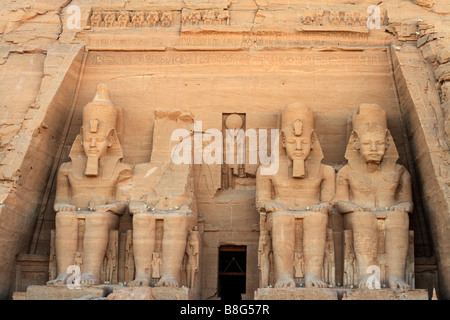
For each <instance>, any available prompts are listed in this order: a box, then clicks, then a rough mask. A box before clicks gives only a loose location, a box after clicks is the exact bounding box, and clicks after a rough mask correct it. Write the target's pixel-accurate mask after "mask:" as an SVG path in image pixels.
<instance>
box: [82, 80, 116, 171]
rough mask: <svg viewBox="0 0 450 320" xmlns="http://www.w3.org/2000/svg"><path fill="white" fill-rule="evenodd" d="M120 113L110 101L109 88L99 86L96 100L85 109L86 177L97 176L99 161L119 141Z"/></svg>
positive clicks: (83, 137)
mask: <svg viewBox="0 0 450 320" xmlns="http://www.w3.org/2000/svg"><path fill="white" fill-rule="evenodd" d="M118 113H119V111H118V109H117V108H116V107H115V106H114V105H113V103H112V102H111V100H110V96H109V90H108V87H107V86H106V85H105V84H99V85H98V87H97V93H96V95H95V98H94V100H92V101H91V102H90V103H88V104H87V105H86V106H85V107H84V109H83V126H82V128H81V144H82V146H83V150H84V153H85V155H86V157H87V158H88V161H87V165H86V171H85V175H87V176H97V174H98V162H99V160H101V159H103V158H104V157H105V156H106V154H107V152H108V149H109V148H111V147H112V146H113V144H114V142H115V140H116V139H117V136H116V132H115V127H116V122H117V117H118Z"/></svg>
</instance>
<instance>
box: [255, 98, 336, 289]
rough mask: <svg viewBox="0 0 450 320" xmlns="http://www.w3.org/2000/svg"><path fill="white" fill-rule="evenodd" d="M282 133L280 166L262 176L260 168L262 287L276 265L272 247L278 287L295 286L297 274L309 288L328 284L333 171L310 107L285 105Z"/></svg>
mask: <svg viewBox="0 0 450 320" xmlns="http://www.w3.org/2000/svg"><path fill="white" fill-rule="evenodd" d="M280 138H281V144H282V147H283V149H285V151H286V153H285V154H281V153H280V159H279V168H278V171H277V172H276V173H275V174H273V175H263V174H262V172H261V167H260V168H259V169H258V173H257V176H256V207H257V209H258V211H259V212H260V214H261V216H262V219H261V228H262V229H265V228H267V230H261V236H262V237H264V239H261V240H260V246H261V245H262V244H264V247H265V248H260V253H264V255H263V256H261V257H260V270H261V274H262V275H264V277H265V279H261V280H260V281H261V282H260V287H262V286H266V285H267V284H268V283H269V279H267V277H269V273H270V272H269V271H268V270H272V268H271V267H270V259H269V258H268V254H267V252H266V250H267V249H269V248H270V247H271V248H272V251H273V255H272V257H273V264H274V266H273V268H274V272H275V274H274V278H275V280H274V282H275V287H276V288H283V287H286V288H292V287H295V286H296V284H295V275H296V274H304V281H305V284H306V286H307V287H312V286H314V287H318V288H322V287H326V283H325V282H324V279H323V263H324V253H325V245H326V232H327V223H328V214H329V212H330V210H331V207H332V206H331V203H330V201H331V200H332V198H333V197H334V191H335V171H334V169H333V168H332V167H330V166H326V165H324V164H322V163H321V161H322V158H323V154H322V150H321V147H320V144H319V140H318V137H317V135H316V132H315V117H314V113H313V111H312V110H311V109H309V108H308V107H306V106H304V105H302V104H300V103H294V104H291V105H288V106H286V107H285V108H283V109H282V111H281V133H280ZM280 150H281V148H280ZM274 151H275V150H272V153H273V152H274ZM265 226H266V227H265ZM268 234H270V238H271V246H268V245H267V238H268ZM295 258H297V260H299V259H300V258H301V259H303V261H294V259H295ZM295 262H296V263H295ZM295 265H299V266H301V265H303V266H304V268H303V269H304V272H300V269H299V270H296V271H295V272H294V266H295ZM296 269H298V268H296Z"/></svg>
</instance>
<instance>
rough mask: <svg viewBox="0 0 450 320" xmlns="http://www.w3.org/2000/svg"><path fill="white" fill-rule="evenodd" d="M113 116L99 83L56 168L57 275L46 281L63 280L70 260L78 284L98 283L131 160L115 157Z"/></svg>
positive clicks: (117, 145)
mask: <svg viewBox="0 0 450 320" xmlns="http://www.w3.org/2000/svg"><path fill="white" fill-rule="evenodd" d="M118 117H119V109H118V108H117V107H115V106H114V105H113V103H112V102H111V100H110V96H109V91H108V88H107V86H106V85H105V84H99V85H98V87H97V93H96V95H95V98H94V100H93V101H92V102H90V103H89V104H87V105H86V106H85V107H84V109H83V125H82V129H81V133H80V134H79V135H78V136H77V137H76V139H75V141H74V143H73V145H72V149H71V151H70V155H69V156H70V159H71V161H70V162H67V163H63V164H62V165H61V167H60V168H59V172H58V177H57V190H56V199H55V204H54V209H55V211H56V233H55V250H56V263H57V277H56V279H54V280H51V281H49V283H48V284H49V285H58V284H59V285H62V284H65V283H66V281H67V279H68V277H69V276H70V274H71V273H70V272H69V273H68V269H69V267H70V266H73V265H82V270H81V272H82V273H81V279H80V283H81V284H82V285H94V284H99V283H100V271H101V268H102V264H103V262H104V257H105V254H106V250H107V246H108V239H109V231H110V230H113V229H117V228H118V224H119V216H120V215H121V214H123V213H124V211H125V209H126V204H127V202H126V201H127V199H126V196H125V195H124V192H123V189H122V187H123V186H125V185H126V183H128V182H129V180H130V179H131V175H132V168H131V165H128V164H125V163H122V162H121V161H122V158H123V154H122V148H121V145H120V142H119V139H118V136H117V132H116V124H117V120H118ZM81 252H82V254H81ZM81 261H82V262H81Z"/></svg>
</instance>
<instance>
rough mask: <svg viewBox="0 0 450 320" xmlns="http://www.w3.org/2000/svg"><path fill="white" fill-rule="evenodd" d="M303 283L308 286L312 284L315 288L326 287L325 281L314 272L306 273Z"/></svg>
mask: <svg viewBox="0 0 450 320" xmlns="http://www.w3.org/2000/svg"><path fill="white" fill-rule="evenodd" d="M305 283H306V284H308V287H309V286H313V287H315V288H326V287H327V284H326V283H325V281H323V280H322V278H321V277H320V276H318V275H316V274H311V275H306V276H305Z"/></svg>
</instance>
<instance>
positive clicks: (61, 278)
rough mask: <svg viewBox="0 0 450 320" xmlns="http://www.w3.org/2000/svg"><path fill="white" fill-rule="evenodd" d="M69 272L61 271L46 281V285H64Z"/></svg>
mask: <svg viewBox="0 0 450 320" xmlns="http://www.w3.org/2000/svg"><path fill="white" fill-rule="evenodd" d="M69 276H70V274H69V273H61V274H58V276H57V277H56V279H55V280H51V281H48V282H47V285H48V286H61V285H65V284H66V282H67V279H68V278H69Z"/></svg>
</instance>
